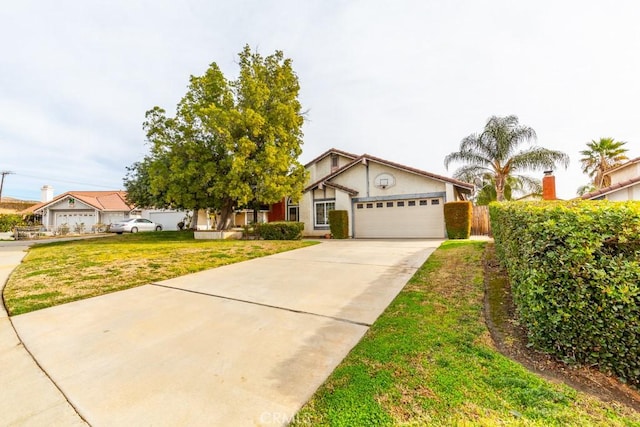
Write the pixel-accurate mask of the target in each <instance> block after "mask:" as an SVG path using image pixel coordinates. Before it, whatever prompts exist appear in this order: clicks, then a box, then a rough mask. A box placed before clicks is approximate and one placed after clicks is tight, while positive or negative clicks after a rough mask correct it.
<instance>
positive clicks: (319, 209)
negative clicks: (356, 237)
mask: <svg viewBox="0 0 640 427" xmlns="http://www.w3.org/2000/svg"><path fill="white" fill-rule="evenodd" d="M315 208H316V209H315V213H316V214H315V225H316V227H325V226H328V225H329V212H330V211H332V210H334V209H335V208H336V202H335V201H330V202H316V203H315Z"/></svg>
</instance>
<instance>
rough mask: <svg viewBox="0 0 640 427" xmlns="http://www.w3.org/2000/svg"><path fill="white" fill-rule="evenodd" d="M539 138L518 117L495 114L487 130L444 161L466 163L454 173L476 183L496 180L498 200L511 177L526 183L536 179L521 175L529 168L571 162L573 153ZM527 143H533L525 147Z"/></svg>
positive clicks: (475, 136)
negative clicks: (544, 144)
mask: <svg viewBox="0 0 640 427" xmlns="http://www.w3.org/2000/svg"><path fill="white" fill-rule="evenodd" d="M535 139H536V133H535V131H534V130H533V129H532V128H530V127H528V126H523V125H520V124H519V122H518V117H516V116H513V115H511V116H506V117H497V116H492V117H491V118H489V120H487V124H486V125H485V127H484V130H483V131H482V132H481V133H479V134H471V135H469V136H467V137H466V138H464V139H463V140H462V142H461V143H460V149H459V151H456V152H453V153H451V154H448V155H447V156H446V157H445V159H444V164H445V167H447V169H448V168H449V165H450V164H451V163H454V162H460V163H466V164H465V165H464V166H462V167H460V168H459V169H457V170H456V172H455V173H454V177H455V178H457V179H460V180H462V181H466V182H470V183H473V184H476V185H477V183H482V182H487V180H488V179H489V180H492V181H493V182H494V186H495V193H496V200H498V201H504V200H505V188H506V186H507V183H508V179H511V180H512V182H519V183H520V184H519V185H522V186H523V187H524V186H527V184H528V183H531V184H532V183H533V182H535V180H534V179H533V178H530V177H528V176H526V175H521V172H523V171H525V170H536V169H555V168H556V167H557V165H558V164H559V165H562V166H564V167H565V168H566V167H567V166H568V165H569V156H567V155H566V154H564V153H562V152H560V151H554V150H549V149H546V148H542V147H538V146H533V144H534V143H535ZM523 144H527V145H529V147H525V148H521V146H522V145H523ZM513 180H515V181H513Z"/></svg>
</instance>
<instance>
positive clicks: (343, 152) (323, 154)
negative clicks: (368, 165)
mask: <svg viewBox="0 0 640 427" xmlns="http://www.w3.org/2000/svg"><path fill="white" fill-rule="evenodd" d="M331 154H338V155H340V156H343V157H347V158H349V159H352V160H353V159H356V158H358V155H357V154H353V153H347V152H346V151H342V150H338V149H336V148H330V149H329V150H327V151H325V152H324V153H322V154H320V155H319V156H318V157H316V158H315V159H313V160H311V161H309V162H307V164H305V165H304V167H305V168H308V167H309V166H311V165H313V164H314V163H318V162H319V161H320V160H322V159H324V158H325V157H327V156H330V155H331Z"/></svg>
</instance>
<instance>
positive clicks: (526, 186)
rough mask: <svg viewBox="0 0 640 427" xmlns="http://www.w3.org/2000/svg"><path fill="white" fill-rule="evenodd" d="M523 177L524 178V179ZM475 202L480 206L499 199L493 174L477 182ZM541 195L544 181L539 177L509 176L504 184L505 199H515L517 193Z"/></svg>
mask: <svg viewBox="0 0 640 427" xmlns="http://www.w3.org/2000/svg"><path fill="white" fill-rule="evenodd" d="M522 178H523V179H522ZM475 184H476V188H477V191H476V195H475V203H476V204H477V205H478V206H483V205H488V204H489V203H491V202H495V201H496V200H497V197H498V195H497V194H496V185H495V184H496V180H495V179H494V177H493V176H492V175H489V174H487V176H486V177H484V178H483V181H480V182H476V183H475ZM518 194H519V195H523V196H524V195H526V194H530V195H541V194H542V182H541V180H539V179H532V178H530V177H514V176H509V177H507V179H506V180H505V184H504V200H513V199H514V198H515V197H516V196H517V195H518Z"/></svg>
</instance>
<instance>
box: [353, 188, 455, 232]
mask: <svg viewBox="0 0 640 427" xmlns="http://www.w3.org/2000/svg"><path fill="white" fill-rule="evenodd" d="M354 225H355V237H356V238H443V237H444V235H445V230H444V209H443V202H442V199H439V198H436V199H408V200H397V201H383V202H363V203H360V202H359V203H356V206H355V209H354Z"/></svg>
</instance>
